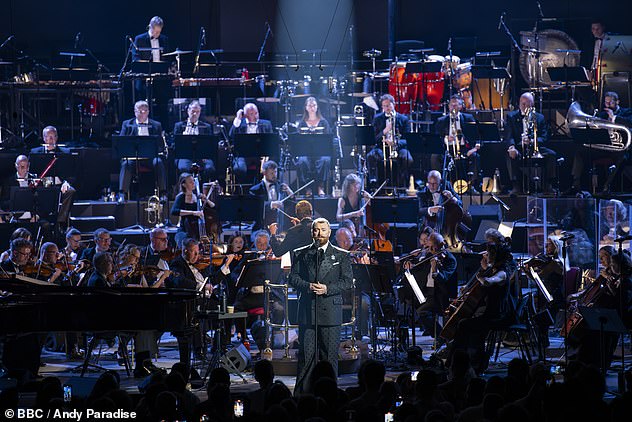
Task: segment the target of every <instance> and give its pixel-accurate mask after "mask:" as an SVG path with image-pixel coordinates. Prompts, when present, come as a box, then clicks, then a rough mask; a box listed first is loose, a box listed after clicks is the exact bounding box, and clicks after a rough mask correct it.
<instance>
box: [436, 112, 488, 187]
mask: <svg viewBox="0 0 632 422" xmlns="http://www.w3.org/2000/svg"><path fill="white" fill-rule="evenodd" d="M467 123H476V119H475V118H474V116H472V115H471V114H468V113H459V125H460V127H461V131H463V129H465V127H466V124H467ZM435 130H436V133H437V135H439V136H440V137H441V139H440V142H441V143H442V145H443V146H444V148H445V143H443V139H444V138H445V137H446V136H448V135H449V134H450V115H449V114H447V115H445V116H442V117H439V119H438V120H437V122H436V123H435ZM463 141H464V142H465V143H464V144H463V145H461V155H463V156H464V157H466V154H467V151H469V150H470V149H472V148H474V146H475V145H476V140H474V139H467V138H465V137H464V138H463ZM480 160H481V159H480V155H479V154H478V152H475V153H473V154H471V155H470V156H469V157H467V158H466V160H460V161H457V162H456V164H457V166H458V168H457V169H456V170H457V175H458V179H463V180H467V177H466V176H467V173H468V172H472V173H474V176H473V178H472V185H474V186H475V187H476V186H478V183H479V171H480V168H481V165H480ZM430 167H431V168H432V170H437V171H442V170H443V154H432V155H431V156H430Z"/></svg>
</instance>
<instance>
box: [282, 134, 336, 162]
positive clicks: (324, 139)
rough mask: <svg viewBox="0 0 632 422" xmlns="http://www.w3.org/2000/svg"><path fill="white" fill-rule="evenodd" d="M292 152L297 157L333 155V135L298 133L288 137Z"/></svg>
mask: <svg viewBox="0 0 632 422" xmlns="http://www.w3.org/2000/svg"><path fill="white" fill-rule="evenodd" d="M288 145H289V147H290V152H291V153H292V155H293V156H295V157H300V156H308V157H321V156H328V157H331V156H333V136H332V135H329V134H311V133H310V134H305V135H302V134H298V133H293V134H291V135H290V136H289V138H288Z"/></svg>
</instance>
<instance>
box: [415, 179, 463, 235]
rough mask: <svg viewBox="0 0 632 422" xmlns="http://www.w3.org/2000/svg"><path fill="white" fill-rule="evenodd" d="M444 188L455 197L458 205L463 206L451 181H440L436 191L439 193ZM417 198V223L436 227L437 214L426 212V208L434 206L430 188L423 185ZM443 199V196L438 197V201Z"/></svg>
mask: <svg viewBox="0 0 632 422" xmlns="http://www.w3.org/2000/svg"><path fill="white" fill-rule="evenodd" d="M444 190H447V191H449V192H450V193H451V194H452V196H454V197H455V198H456V200H457V203H458V204H459V206H463V202H462V201H461V198H460V197H459V195H458V194H457V193H456V192H455V191H454V188H453V187H452V183H450V182H449V181H444V182H442V183H441V186H440V187H439V189H438V191H437V192H439V193H441V192H443V191H444ZM417 199H418V200H419V223H420V224H421V226H430V227H432V228H434V227H436V225H437V216H436V215H429V214H428V208H430V207H433V206H435V204H434V198H433V195H432V192H430V189H428V187H427V186H424V187H423V188H422V189H421V190H420V191H419V192H418V193H417ZM443 201H445V198H444V197H443V196H441V197H440V198H439V203H441V202H443Z"/></svg>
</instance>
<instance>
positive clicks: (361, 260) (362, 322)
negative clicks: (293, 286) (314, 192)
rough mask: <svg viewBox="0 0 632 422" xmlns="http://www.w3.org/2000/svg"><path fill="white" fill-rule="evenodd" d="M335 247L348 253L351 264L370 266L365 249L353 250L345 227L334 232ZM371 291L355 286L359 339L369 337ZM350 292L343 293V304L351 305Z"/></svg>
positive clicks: (369, 259)
mask: <svg viewBox="0 0 632 422" xmlns="http://www.w3.org/2000/svg"><path fill="white" fill-rule="evenodd" d="M335 238H336V246H338V247H339V248H341V249H344V250H345V251H347V252H349V257H350V258H351V263H352V264H361V265H368V264H371V258H370V257H369V253H368V251H367V250H366V249H356V250H354V249H353V248H354V244H353V236H352V235H351V231H350V230H349V229H347V228H345V227H340V228H338V230H336V235H335ZM372 289H373V286H371V285H356V288H355V296H356V297H355V303H357V304H358V305H357V306H358V308H357V310H356V316H357V325H356V327H357V328H358V331H359V334H360V337H361V336H368V335H369V307H370V306H371V305H370V302H371V299H370V297H369V292H371V290H372ZM350 293H351V292H344V293H343V297H344V303H352V299H351V294H350Z"/></svg>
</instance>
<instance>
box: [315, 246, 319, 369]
mask: <svg viewBox="0 0 632 422" xmlns="http://www.w3.org/2000/svg"><path fill="white" fill-rule="evenodd" d="M319 254H320V246H317V247H316V272H315V274H314V278H315V280H314V282H315V283H320V282H319V281H318V272H319V267H320V259H319V256H318V255H319ZM318 302H319V300H318V294H316V292H314V362H318V361H319V359H320V353H319V350H318V305H319V303H318Z"/></svg>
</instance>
